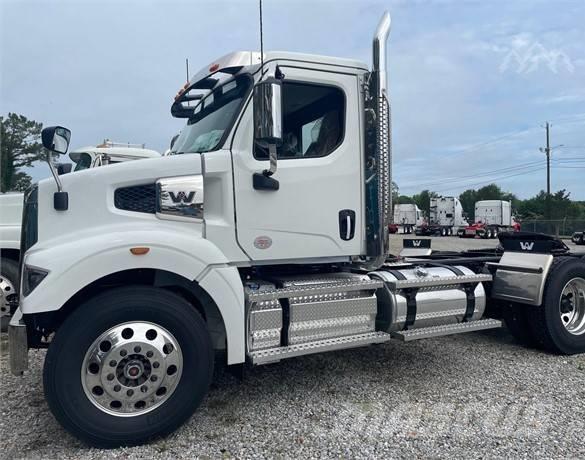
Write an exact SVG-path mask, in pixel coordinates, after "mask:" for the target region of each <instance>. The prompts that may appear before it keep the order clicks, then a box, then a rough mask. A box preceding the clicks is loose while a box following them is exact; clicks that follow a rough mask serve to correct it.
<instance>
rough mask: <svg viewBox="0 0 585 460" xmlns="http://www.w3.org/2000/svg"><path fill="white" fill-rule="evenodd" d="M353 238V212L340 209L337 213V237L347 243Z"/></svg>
mask: <svg viewBox="0 0 585 460" xmlns="http://www.w3.org/2000/svg"><path fill="white" fill-rule="evenodd" d="M354 236H355V211H353V210H352V209H342V210H341V211H339V237H340V238H341V239H342V240H343V241H349V240H351V239H352V238H353V237H354Z"/></svg>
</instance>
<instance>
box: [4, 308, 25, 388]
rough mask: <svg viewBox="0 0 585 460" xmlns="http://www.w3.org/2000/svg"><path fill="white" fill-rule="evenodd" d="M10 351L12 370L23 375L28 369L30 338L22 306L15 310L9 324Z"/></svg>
mask: <svg viewBox="0 0 585 460" xmlns="http://www.w3.org/2000/svg"><path fill="white" fill-rule="evenodd" d="M8 351H9V353H10V371H11V372H12V373H13V374H14V375H16V376H20V375H22V374H23V373H24V371H26V370H27V369H28V340H27V334H26V324H25V323H24V321H23V319H22V312H21V311H20V308H19V309H17V310H16V311H15V312H14V315H12V318H11V319H10V323H9V324H8Z"/></svg>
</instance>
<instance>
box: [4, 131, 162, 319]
mask: <svg viewBox="0 0 585 460" xmlns="http://www.w3.org/2000/svg"><path fill="white" fill-rule="evenodd" d="M69 157H70V158H71V161H72V162H73V164H74V165H75V166H74V168H73V169H74V170H75V171H81V170H84V169H88V168H95V167H98V166H105V165H108V164H116V163H122V162H125V161H130V160H137V159H141V158H157V157H160V154H159V153H158V152H156V151H154V150H149V149H146V148H144V146H143V145H134V144H122V143H114V142H112V141H110V140H107V139H106V140H105V141H104V142H103V143H102V144H100V145H99V146H97V147H83V148H79V149H76V150H73V151H72V152H70V153H69ZM56 169H58V172H59V174H60V175H63V174H65V173H68V172H70V171H71V169H72V168H71V165H70V164H66V163H61V164H59V165H57V168H56ZM23 197H24V194H23V193H12V192H10V193H3V194H1V195H0V322H1V326H0V328H1V329H2V330H6V326H7V324H8V318H9V317H10V314H11V310H12V309H13V308H11V306H13V305H15V304H16V303H17V300H18V261H19V259H20V234H21V221H22V206H23V199H24V198H23ZM88 204H89V203H88Z"/></svg>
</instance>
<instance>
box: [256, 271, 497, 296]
mask: <svg viewBox="0 0 585 460" xmlns="http://www.w3.org/2000/svg"><path fill="white" fill-rule="evenodd" d="M488 276H489V275H488ZM383 285H384V283H383V282H382V281H374V280H372V281H349V282H348V281H342V282H338V283H326V284H314V285H309V286H301V287H297V286H295V287H288V288H282V289H274V290H273V291H261V292H252V293H249V294H248V300H249V301H250V302H259V301H262V300H275V299H286V298H289V297H299V296H304V295H317V294H330V293H336V292H349V291H362V290H376V289H378V288H381V287H382V286H383Z"/></svg>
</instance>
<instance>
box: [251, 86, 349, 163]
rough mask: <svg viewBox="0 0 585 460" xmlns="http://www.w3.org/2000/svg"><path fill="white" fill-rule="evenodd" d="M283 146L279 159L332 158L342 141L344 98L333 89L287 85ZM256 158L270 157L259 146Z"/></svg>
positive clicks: (284, 96)
mask: <svg viewBox="0 0 585 460" xmlns="http://www.w3.org/2000/svg"><path fill="white" fill-rule="evenodd" d="M282 98H283V143H282V146H280V147H279V149H278V158H283V159H284V158H317V157H323V156H326V155H329V154H330V153H331V152H333V151H334V150H335V149H336V148H337V147H338V146H339V144H341V142H342V140H343V134H344V131H345V96H344V94H343V91H342V90H341V89H339V88H336V87H333V86H324V85H314V84H309V83H296V82H286V81H285V82H284V83H283V87H282ZM254 156H255V157H256V158H257V159H259V160H265V159H267V158H268V152H267V150H266V149H263V148H262V147H259V146H256V147H255V149H254Z"/></svg>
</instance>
